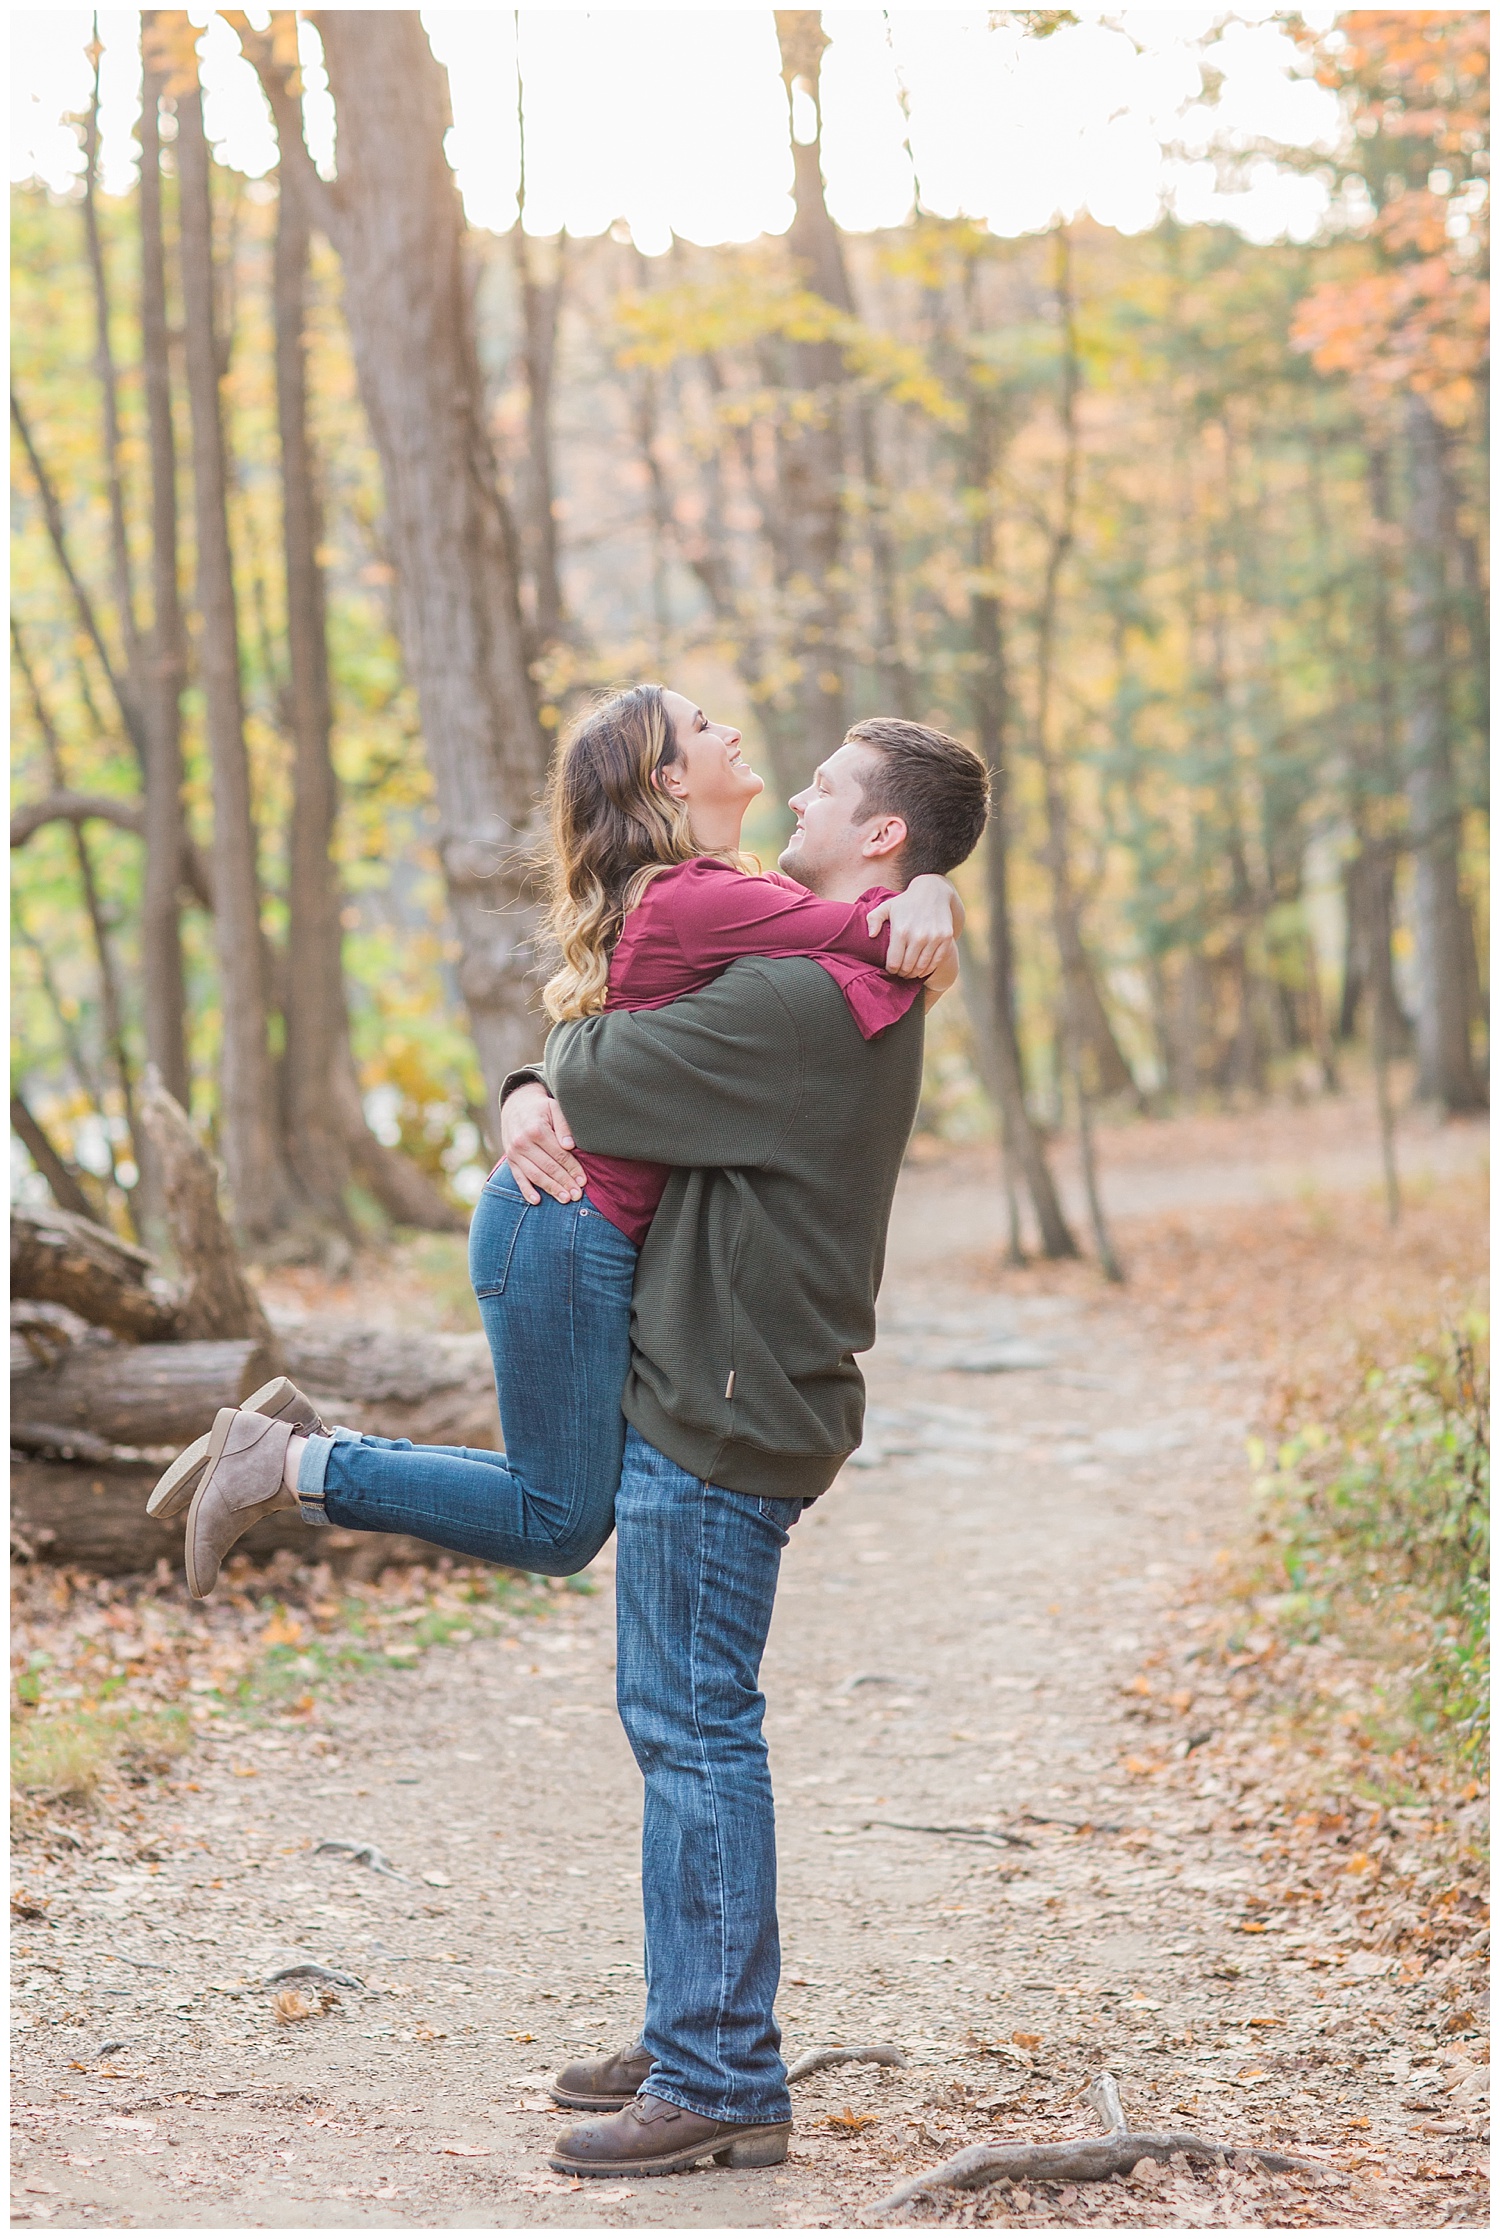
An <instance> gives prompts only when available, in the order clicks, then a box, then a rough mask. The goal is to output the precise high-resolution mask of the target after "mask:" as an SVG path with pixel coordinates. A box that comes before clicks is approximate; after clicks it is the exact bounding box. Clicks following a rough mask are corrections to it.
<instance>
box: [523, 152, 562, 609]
mask: <svg viewBox="0 0 1500 2239" xmlns="http://www.w3.org/2000/svg"><path fill="white" fill-rule="evenodd" d="M524 214H525V202H524V181H523V200H522V202H521V204H520V206H519V207H518V209H517V211H516V223H515V228H514V230H513V232H512V234H511V248H512V252H513V254H514V257H515V264H516V281H517V285H518V287H519V289H520V294H521V316H522V334H523V338H524V340H523V356H524V359H525V365H526V432H527V437H528V445H527V451H528V455H527V459H526V470H525V480H526V486H527V495H528V498H529V503H528V505H527V509H526V510H527V526H528V528H529V531H530V535H529V537H528V540H527V541H528V542H529V544H530V546H531V581H532V586H533V592H534V599H535V617H536V619H535V634H536V644H537V649H538V651H541V650H543V649H545V648H546V647H547V646H549V645H553V644H555V643H556V642H557V640H558V638H559V637H561V635H562V632H563V595H562V578H561V576H560V574H559V573H558V565H557V520H556V516H555V515H554V513H553V510H552V507H553V500H554V499H555V497H556V495H557V489H556V481H555V476H554V473H553V455H552V381H553V367H554V364H555V362H556V355H557V321H558V315H559V313H560V311H561V309H562V294H563V274H564V272H565V270H566V268H567V251H568V236H567V234H566V233H560V234H559V235H558V237H557V248H556V250H555V252H554V259H555V261H554V264H553V271H552V278H551V279H550V280H542V279H539V278H538V276H537V269H536V267H537V254H538V252H537V244H536V243H535V242H534V241H532V240H531V239H529V237H528V236H527V233H526V229H525V226H524V224H523V223H522V219H523V217H524Z"/></svg>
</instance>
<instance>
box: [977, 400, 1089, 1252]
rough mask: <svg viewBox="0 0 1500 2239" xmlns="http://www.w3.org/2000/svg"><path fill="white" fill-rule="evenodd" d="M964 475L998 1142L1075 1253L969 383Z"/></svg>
mask: <svg viewBox="0 0 1500 2239" xmlns="http://www.w3.org/2000/svg"><path fill="white" fill-rule="evenodd" d="M968 410H969V428H968V444H967V456H966V458H965V462H964V465H965V480H966V481H967V483H968V485H969V489H970V492H971V494H972V496H973V498H974V500H975V514H974V531H973V554H972V557H973V580H974V585H975V588H974V589H973V590H971V592H970V594H969V631H970V638H971V642H972V646H973V651H974V684H973V706H974V729H975V735H976V738H977V740H978V745H979V751H980V753H981V754H982V755H983V756H984V759H985V763H986V765H987V767H988V769H989V773H990V818H989V827H988V829H987V831H986V833H985V842H984V862H985V887H986V892H987V896H988V901H989V920H990V954H989V998H990V1018H991V1020H992V1022H993V1033H992V1036H991V1044H992V1048H993V1053H994V1065H995V1074H996V1082H997V1086H998V1090H999V1102H1000V1128H1001V1147H1002V1151H1003V1153H1004V1156H1005V1160H1006V1164H1007V1168H1008V1170H1009V1171H1010V1172H1011V1173H1012V1174H1014V1173H1015V1172H1016V1171H1019V1172H1020V1174H1021V1176H1022V1177H1023V1178H1024V1180H1025V1183H1026V1191H1027V1195H1028V1196H1029V1197H1030V1199H1031V1206H1032V1211H1033V1212H1034V1213H1035V1215H1036V1224H1037V1229H1038V1232H1039V1234H1040V1236H1041V1240H1042V1252H1043V1256H1044V1257H1045V1258H1047V1259H1076V1258H1077V1257H1078V1246H1077V1243H1076V1242H1075V1240H1074V1238H1073V1234H1072V1231H1071V1230H1070V1229H1069V1227H1068V1224H1067V1221H1066V1219H1065V1218H1064V1216H1063V1209H1062V1203H1061V1200H1060V1199H1059V1197H1058V1194H1057V1186H1056V1184H1055V1183H1054V1181H1053V1179H1052V1171H1051V1168H1050V1167H1049V1166H1048V1164H1047V1154H1046V1151H1045V1150H1044V1149H1043V1146H1042V1139H1041V1136H1040V1135H1039V1134H1038V1132H1037V1130H1036V1128H1035V1127H1034V1126H1033V1124H1032V1119H1031V1114H1030V1113H1029V1112H1028V1111H1027V1109H1026V1090H1025V1077H1024V1074H1023V1071H1022V1066H1021V1044H1020V1038H1019V1036H1018V1034H1017V1032H1016V996H1015V953H1014V946H1013V942H1012V938H1011V923H1010V859H1009V849H1010V805H1009V770H1008V767H1007V763H1006V749H1005V735H1006V725H1007V718H1008V716H1009V712H1010V693H1009V687H1008V683H1007V678H1006V672H1005V640H1004V634H1003V628H1002V623H1001V615H1000V597H999V591H998V588H997V586H996V582H995V570H996V559H997V555H996V552H995V530H994V518H993V515H992V513H991V510H990V502H989V501H990V498H991V485H992V482H993V479H994V471H995V467H996V464H997V461H996V456H995V452H996V428H995V409H994V400H993V399H992V398H991V397H989V396H987V395H985V394H984V393H982V392H981V391H980V390H978V389H977V387H976V386H975V385H974V382H973V380H972V377H971V380H970V384H969V396H968Z"/></svg>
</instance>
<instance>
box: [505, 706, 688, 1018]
mask: <svg viewBox="0 0 1500 2239" xmlns="http://www.w3.org/2000/svg"><path fill="white" fill-rule="evenodd" d="M676 760H677V742H676V740H675V739H674V737H673V735H672V724H671V719H670V717H669V716H668V714H667V710H666V704H665V702H664V700H663V698H662V688H661V686H660V685H659V684H637V685H635V686H633V687H632V689H631V690H630V691H628V692H617V693H616V694H615V695H614V696H613V698H611V699H607V700H604V701H602V702H601V703H600V705H599V706H597V707H594V708H591V709H590V710H589V712H588V714H586V715H585V716H583V717H582V718H581V720H580V721H579V723H578V724H577V725H576V727H575V728H574V730H573V731H572V733H571V735H570V736H569V738H568V740H567V742H566V743H565V745H564V746H563V747H562V749H561V751H560V753H559V754H558V757H557V761H556V763H555V764H554V766H553V771H552V779H551V783H550V785H549V787H548V791H547V813H548V825H549V829H550V834H551V848H550V853H549V859H548V865H547V877H548V888H549V893H548V902H549V907H548V913H547V923H548V927H549V930H550V931H551V934H552V937H553V939H554V940H555V941H556V942H557V945H558V947H559V948H560V949H561V950H562V963H561V965H560V967H559V968H558V970H557V971H555V972H554V973H553V975H552V977H551V979H550V980H549V981H548V982H547V985H546V986H545V987H544V988H543V990H542V1001H543V1002H544V1003H545V1004H546V1006H547V1009H548V1011H549V1013H550V1014H551V1016H552V1017H553V1018H555V1019H565V1018H586V1017H587V1016H588V1015H589V1013H590V1012H592V1011H602V1010H603V1008H604V1003H605V998H606V996H607V995H608V993H609V959H610V953H611V951H612V950H613V948H614V945H615V943H616V941H617V940H618V939H619V937H620V928H621V927H622V926H623V924H624V922H625V919H626V917H627V915H628V914H629V912H630V911H631V910H633V909H634V907H635V905H636V903H637V902H638V901H639V900H640V898H641V896H642V894H643V893H644V892H645V890H646V888H647V887H648V886H649V885H650V883H651V881H652V879H654V878H655V877H657V876H658V874H659V873H660V872H662V871H666V870H670V869H671V868H672V867H673V866H674V865H675V864H678V863H689V862H691V861H692V860H693V858H694V857H695V856H698V855H702V854H705V853H706V852H708V851H707V850H705V849H703V848H701V847H699V846H698V845H697V844H696V842H695V841H694V839H693V834H692V828H691V826H690V824H689V822H688V813H687V810H686V809H685V808H684V807H683V805H682V803H681V802H680V801H676V800H674V799H673V798H672V795H671V794H670V793H668V792H667V791H666V790H665V789H664V788H663V787H662V786H661V785H659V784H658V783H657V782H656V779H657V774H658V772H659V771H661V770H664V769H669V768H670V767H671V765H672V763H673V762H675V761H676Z"/></svg>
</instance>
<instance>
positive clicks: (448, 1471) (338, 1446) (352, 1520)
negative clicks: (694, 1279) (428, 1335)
mask: <svg viewBox="0 0 1500 2239" xmlns="http://www.w3.org/2000/svg"><path fill="white" fill-rule="evenodd" d="M635 1261H636V1249H635V1246H634V1245H633V1244H632V1243H631V1242H630V1241H629V1239H628V1238H627V1237H625V1236H622V1235H621V1233H620V1231H619V1230H618V1229H617V1228H615V1227H614V1226H613V1225H612V1223H611V1222H609V1221H607V1220H606V1219H605V1218H604V1216H603V1214H602V1213H599V1212H596V1211H595V1209H594V1207H593V1206H592V1205H590V1204H588V1203H587V1201H584V1200H581V1201H580V1202H579V1203H577V1204H575V1205H559V1204H558V1203H557V1202H556V1200H555V1199H554V1198H550V1197H544V1198H543V1199H542V1201H541V1203H540V1204H539V1205H528V1204H527V1202H526V1200H525V1198H523V1197H522V1195H521V1193H520V1191H519V1190H518V1189H517V1187H516V1185H515V1183H514V1181H513V1180H512V1179H511V1174H510V1169H509V1168H508V1167H506V1166H499V1167H497V1168H496V1170H495V1172H494V1173H493V1174H492V1175H491V1176H490V1179H489V1181H488V1182H486V1184H485V1186H484V1190H483V1193H482V1194H481V1196H480V1200H479V1203H478V1205H477V1206H476V1207H475V1209H474V1219H473V1223H472V1225H471V1227H470V1229H469V1273H470V1276H471V1278H472V1280H473V1284H474V1293H475V1296H476V1297H477V1299H478V1300H479V1311H480V1313H481V1315H482V1316H483V1319H484V1329H485V1335H486V1336H487V1337H488V1339H489V1341H490V1352H491V1354H492V1356H493V1358H494V1363H495V1390H496V1393H497V1395H498V1397H499V1401H500V1422H501V1427H502V1429H503V1430H504V1433H505V1452H504V1453H503V1454H491V1453H485V1452H482V1451H480V1450H477V1449H475V1448H473V1447H468V1446H414V1445H413V1444H412V1442H411V1440H410V1439H409V1438H372V1437H368V1436H366V1435H364V1434H363V1433H361V1432H358V1431H350V1430H343V1429H337V1430H335V1431H334V1432H333V1433H332V1434H331V1435H330V1436H328V1437H317V1438H310V1439H309V1440H308V1442H307V1446H306V1449H305V1450H304V1452H303V1456H302V1464H301V1468H300V1470H299V1471H298V1477H297V1490H298V1492H299V1493H300V1494H301V1495H302V1496H303V1509H302V1513H303V1515H304V1516H305V1517H306V1518H307V1520H308V1522H309V1523H325V1522H326V1523H329V1524H337V1525H338V1526H340V1528H341V1529H343V1530H345V1531H360V1532H407V1533H410V1534H411V1536H412V1537H413V1538H415V1539H426V1540H430V1541H432V1542H433V1543H434V1545H436V1546H439V1547H447V1548H451V1549H452V1551H453V1552H454V1553H455V1554H459V1555H477V1556H479V1557H480V1558H481V1559H482V1560H483V1561H485V1562H487V1563H501V1564H504V1565H505V1566H506V1567H507V1568H508V1569H512V1570H525V1571H535V1572H539V1573H541V1574H543V1575H545V1576H549V1577H553V1578H569V1577H571V1576H572V1575H573V1574H574V1573H575V1572H576V1571H580V1570H583V1569H584V1568H585V1567H586V1565H587V1564H589V1563H591V1562H592V1561H593V1559H594V1557H595V1556H596V1555H597V1554H598V1552H599V1550H600V1548H601V1547H602V1546H603V1545H604V1542H605V1541H606V1540H607V1539H608V1537H609V1535H610V1532H611V1530H612V1529H613V1527H614V1504H615V1489H616V1487H617V1486H618V1484H619V1482H620V1459H621V1455H622V1453H623V1451H624V1445H625V1421H624V1417H623V1416H622V1415H621V1413H620V1395H621V1393H622V1392H623V1391H624V1388H625V1376H626V1371H627V1370H628V1368H629V1366H630V1292H631V1286H632V1284H633V1282H634V1280H635Z"/></svg>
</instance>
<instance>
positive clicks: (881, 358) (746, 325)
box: [616, 264, 958, 425]
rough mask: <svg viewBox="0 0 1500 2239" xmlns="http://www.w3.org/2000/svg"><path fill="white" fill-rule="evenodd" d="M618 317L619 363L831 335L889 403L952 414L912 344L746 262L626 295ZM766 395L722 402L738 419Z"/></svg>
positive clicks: (850, 366)
mask: <svg viewBox="0 0 1500 2239" xmlns="http://www.w3.org/2000/svg"><path fill="white" fill-rule="evenodd" d="M619 320H620V325H621V328H622V330H623V334H624V336H625V339H624V341H623V342H622V344H621V346H620V348H619V349H618V351H617V352H616V355H617V357H618V360H619V363H620V364H621V365H624V366H653V367H661V366H667V365H671V364H673V363H674V362H675V361H676V360H677V359H678V358H682V357H690V356H697V355H699V354H703V353H707V352H709V351H726V352H732V351H745V350H749V349H752V348H753V347H754V346H755V344H756V343H758V342H766V341H770V340H772V339H773V338H774V339H778V340H780V341H783V342H803V343H821V342H826V343H832V344H834V345H835V346H836V347H837V348H838V349H839V350H841V351H842V353H843V357H844V364H845V367H846V369H847V370H848V372H849V373H851V374H852V375H853V376H854V377H855V378H856V379H857V380H861V381H864V382H866V383H867V384H868V385H869V387H870V388H872V389H876V390H878V391H880V392H881V393H882V394H883V395H886V396H888V397H890V399H891V400H892V402H893V403H896V404H909V405H912V406H913V407H914V408H915V409H917V410H918V411H921V412H925V413H926V414H927V415H928V416H929V417H930V418H932V419H935V420H938V421H940V422H942V423H944V424H945V425H955V424H956V422H957V418H958V408H957V406H956V405H955V404H954V403H953V401H952V399H951V398H950V397H949V396H948V395H947V392H946V391H945V389H944V388H943V385H942V382H941V381H940V380H939V379H938V377H937V376H936V374H935V373H934V372H933V371H932V369H931V367H930V366H929V364H928V362H927V358H926V355H925V353H924V352H923V351H922V350H921V349H920V348H919V347H918V346H917V345H915V344H913V343H906V342H900V341H897V340H896V339H895V338H894V337H892V336H890V335H886V334H880V333H877V332H876V331H875V329H874V328H872V327H867V326H866V325H865V324H864V323H863V321H861V320H859V319H856V318H851V317H850V315H849V314H848V313H847V312H844V311H840V310H839V309H838V308H837V306H836V305H834V304H832V303H829V302H827V301H826V299H825V298H824V297H822V296H820V295H815V294H813V292H812V291H811V289H809V288H804V287H801V286H799V285H798V284H797V283H796V282H794V281H788V280H786V279H784V278H782V277H780V276H779V275H777V274H773V273H771V272H768V271H764V270H760V271H757V270H755V269H754V268H753V267H751V266H749V265H747V264H741V265H740V266H739V268H738V269H737V270H736V271H735V272H734V273H732V274H731V275H729V276H727V277H726V278H724V279H723V280H719V281H714V282H709V283H706V284H703V285H697V286H687V287H677V288H653V289H651V290H650V291H649V292H645V293H642V294H640V295H637V296H633V297H629V298H627V299H626V300H625V301H624V303H623V304H622V305H621V307H620V310H619ZM768 401H769V400H768V399H767V398H766V397H765V395H764V393H763V392H762V393H761V396H760V399H759V402H758V404H755V405H752V402H751V398H749V397H747V396H746V394H745V393H744V392H736V394H735V397H734V398H733V399H732V400H730V399H726V400H725V406H726V410H727V412H728V413H730V414H737V415H738V417H739V418H740V420H741V421H742V422H744V421H745V420H746V417H747V409H748V410H749V411H750V412H751V413H752V414H753V417H756V418H760V417H764V416H765V411H766V406H767V403H768Z"/></svg>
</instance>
